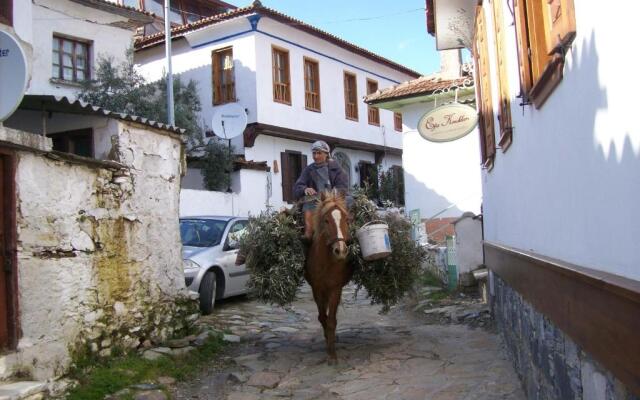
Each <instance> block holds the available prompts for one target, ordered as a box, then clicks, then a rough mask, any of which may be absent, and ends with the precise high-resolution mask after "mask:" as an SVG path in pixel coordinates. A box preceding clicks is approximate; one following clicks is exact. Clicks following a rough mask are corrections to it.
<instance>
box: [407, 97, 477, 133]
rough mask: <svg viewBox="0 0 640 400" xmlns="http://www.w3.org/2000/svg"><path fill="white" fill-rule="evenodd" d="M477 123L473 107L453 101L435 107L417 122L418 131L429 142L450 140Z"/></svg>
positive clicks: (466, 131) (467, 131) (468, 130)
mask: <svg viewBox="0 0 640 400" xmlns="http://www.w3.org/2000/svg"><path fill="white" fill-rule="evenodd" d="M477 124H478V113H477V111H476V109H475V108H473V107H469V106H466V105H464V104H459V103H454V104H447V105H444V106H440V107H436V108H434V109H433V110H431V111H429V112H427V113H426V114H425V115H423V116H422V118H420V122H418V133H420V136H422V137H423V138H425V139H427V140H429V141H431V142H451V141H453V140H456V139H460V138H461V137H464V136H465V135H466V134H467V133H469V132H471V131H472V130H473V128H475V127H476V125H477Z"/></svg>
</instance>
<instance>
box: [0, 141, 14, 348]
mask: <svg viewBox="0 0 640 400" xmlns="http://www.w3.org/2000/svg"><path fill="white" fill-rule="evenodd" d="M15 193H16V191H15V156H14V154H13V153H12V152H11V151H8V150H5V149H2V148H0V351H6V350H12V349H15V348H16V345H17V321H16V315H17V301H16V299H17V296H16V294H17V290H16V289H17V281H18V279H17V271H16V262H17V254H16V218H15V216H16V213H15Z"/></svg>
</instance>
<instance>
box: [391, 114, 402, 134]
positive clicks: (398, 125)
mask: <svg viewBox="0 0 640 400" xmlns="http://www.w3.org/2000/svg"><path fill="white" fill-rule="evenodd" d="M393 129H395V130H396V132H402V114H401V113H399V112H394V113H393Z"/></svg>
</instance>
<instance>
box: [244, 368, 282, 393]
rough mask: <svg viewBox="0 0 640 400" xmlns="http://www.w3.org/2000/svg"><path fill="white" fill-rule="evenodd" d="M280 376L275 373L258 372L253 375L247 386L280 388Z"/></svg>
mask: <svg viewBox="0 0 640 400" xmlns="http://www.w3.org/2000/svg"><path fill="white" fill-rule="evenodd" d="M279 382H280V375H278V374H276V373H273V372H258V373H256V374H253V375H251V377H250V378H249V381H248V382H247V385H249V386H255V387H263V388H269V389H273V388H275V387H276V386H278V383H279Z"/></svg>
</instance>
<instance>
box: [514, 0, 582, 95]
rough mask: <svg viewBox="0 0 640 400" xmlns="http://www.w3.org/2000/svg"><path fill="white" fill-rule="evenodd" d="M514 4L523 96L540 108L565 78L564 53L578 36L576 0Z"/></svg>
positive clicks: (527, 0) (549, 0) (524, 0)
mask: <svg viewBox="0 0 640 400" xmlns="http://www.w3.org/2000/svg"><path fill="white" fill-rule="evenodd" d="M514 6H515V8H514V13H515V16H516V18H515V21H516V38H517V44H518V60H519V62H520V85H521V91H522V96H523V97H524V99H525V100H531V101H532V102H533V104H534V105H535V107H536V108H540V107H542V105H543V104H544V102H545V100H546V99H547V98H548V97H549V95H550V94H551V93H552V92H553V90H554V89H555V87H556V86H558V84H559V83H560V81H561V80H562V71H563V67H564V53H565V51H566V49H567V48H568V47H569V46H570V45H571V43H572V42H573V39H574V38H575V36H576V24H575V15H574V8H573V0H546V1H539V0H537V1H536V0H519V1H517V2H515V4H514Z"/></svg>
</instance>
